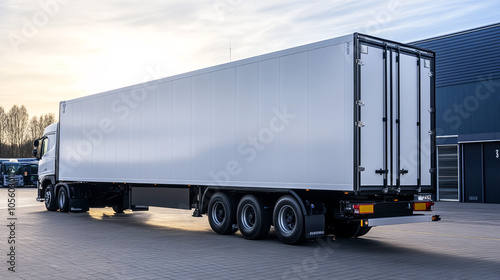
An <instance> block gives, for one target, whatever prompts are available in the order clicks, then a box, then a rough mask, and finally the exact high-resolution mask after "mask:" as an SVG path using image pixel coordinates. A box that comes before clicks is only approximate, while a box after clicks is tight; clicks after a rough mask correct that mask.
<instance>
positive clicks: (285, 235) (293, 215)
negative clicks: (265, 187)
mask: <svg viewBox="0 0 500 280" xmlns="http://www.w3.org/2000/svg"><path fill="white" fill-rule="evenodd" d="M273 224H274V230H275V231H276V235H277V236H278V238H279V240H280V241H281V242H283V243H285V244H297V243H300V242H302V241H304V239H305V236H304V215H303V214H302V210H301V208H300V205H299V203H298V202H297V201H296V200H295V199H294V198H293V197H291V196H289V195H285V196H282V197H281V198H280V199H279V200H278V202H276V205H275V206H274V212H273Z"/></svg>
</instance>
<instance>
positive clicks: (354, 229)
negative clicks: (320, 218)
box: [333, 223, 371, 238]
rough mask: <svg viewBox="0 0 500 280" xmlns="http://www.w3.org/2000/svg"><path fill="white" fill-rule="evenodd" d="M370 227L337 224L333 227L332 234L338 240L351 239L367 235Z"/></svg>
mask: <svg viewBox="0 0 500 280" xmlns="http://www.w3.org/2000/svg"><path fill="white" fill-rule="evenodd" d="M370 229H371V227H361V226H360V225H358V224H341V223H339V224H337V225H335V226H334V229H333V234H334V235H335V237H338V238H353V237H359V236H363V235H365V234H367V233H368V232H369V231H370Z"/></svg>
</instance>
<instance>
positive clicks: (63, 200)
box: [58, 191, 66, 209]
mask: <svg viewBox="0 0 500 280" xmlns="http://www.w3.org/2000/svg"><path fill="white" fill-rule="evenodd" d="M58 199H59V208H61V209H62V208H63V207H64V204H65V203H66V195H64V193H63V192H62V191H59V197H58Z"/></svg>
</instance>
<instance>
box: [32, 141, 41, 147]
mask: <svg viewBox="0 0 500 280" xmlns="http://www.w3.org/2000/svg"><path fill="white" fill-rule="evenodd" d="M39 144H40V141H38V139H36V140H35V141H34V142H33V146H34V147H38V145H39Z"/></svg>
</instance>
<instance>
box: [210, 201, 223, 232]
mask: <svg viewBox="0 0 500 280" xmlns="http://www.w3.org/2000/svg"><path fill="white" fill-rule="evenodd" d="M225 218H226V209H225V208H224V204H222V202H220V201H217V202H215V203H214V205H213V206H212V221H214V223H215V224H216V225H218V226H220V225H222V223H223V222H224V219H225Z"/></svg>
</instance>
